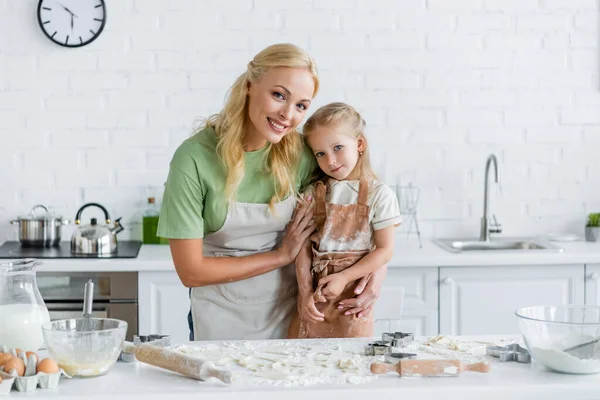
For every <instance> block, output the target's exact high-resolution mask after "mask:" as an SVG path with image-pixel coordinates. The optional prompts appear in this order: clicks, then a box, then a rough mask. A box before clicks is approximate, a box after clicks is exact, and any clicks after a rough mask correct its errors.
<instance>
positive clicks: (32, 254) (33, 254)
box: [0, 240, 142, 258]
mask: <svg viewBox="0 0 600 400" xmlns="http://www.w3.org/2000/svg"><path fill="white" fill-rule="evenodd" d="M141 246H142V242H141V241H139V240H123V241H119V242H118V243H117V252H116V253H114V254H106V255H96V254H73V253H71V242H60V243H59V244H58V246H54V247H44V248H41V247H40V248H37V247H22V246H21V242H6V243H4V244H3V245H2V246H0V258H136V257H137V256H138V253H139V251H140V247H141Z"/></svg>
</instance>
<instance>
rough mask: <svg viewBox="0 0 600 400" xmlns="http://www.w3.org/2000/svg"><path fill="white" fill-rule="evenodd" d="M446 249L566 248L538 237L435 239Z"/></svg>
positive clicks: (519, 249)
mask: <svg viewBox="0 0 600 400" xmlns="http://www.w3.org/2000/svg"><path fill="white" fill-rule="evenodd" d="M433 242H434V243H435V244H437V245H438V246H440V247H442V248H443V249H444V250H447V251H451V252H453V253H461V252H463V251H504V250H514V251H543V250H545V251H553V252H561V251H563V250H564V249H562V248H560V247H558V246H555V245H553V244H550V243H546V242H544V241H542V240H536V239H501V240H490V241H487V242H484V241H480V240H476V239H437V240H434V241H433Z"/></svg>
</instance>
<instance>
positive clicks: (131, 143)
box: [110, 129, 169, 148]
mask: <svg viewBox="0 0 600 400" xmlns="http://www.w3.org/2000/svg"><path fill="white" fill-rule="evenodd" d="M168 143H169V142H168V135H167V132H165V131H164V130H154V129H145V130H143V131H138V130H113V131H111V132H110V144H111V146H112V147H117V148H136V147H137V148H147V147H165V146H167V145H168Z"/></svg>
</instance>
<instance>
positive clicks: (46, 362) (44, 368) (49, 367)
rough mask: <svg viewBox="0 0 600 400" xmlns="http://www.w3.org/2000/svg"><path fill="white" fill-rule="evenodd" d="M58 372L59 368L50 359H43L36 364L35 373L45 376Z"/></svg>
mask: <svg viewBox="0 0 600 400" xmlns="http://www.w3.org/2000/svg"><path fill="white" fill-rule="evenodd" d="M58 371H59V368H58V364H56V361H54V360H53V359H51V358H44V359H43V360H42V361H40V362H39V363H38V365H37V371H36V372H45V373H47V374H53V373H55V372H58Z"/></svg>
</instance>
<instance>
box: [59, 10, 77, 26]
mask: <svg viewBox="0 0 600 400" xmlns="http://www.w3.org/2000/svg"><path fill="white" fill-rule="evenodd" d="M60 6H61V7H62V8H63V9H64V10H65V11H66V12H68V13H69V14H71V31H73V26H74V23H75V20H74V19H73V17H75V18H77V15H76V14H75V13H74V12H73V11H71V10H69V9H68V8H67V7H65V6H63V5H62V4H61V5H60Z"/></svg>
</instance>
